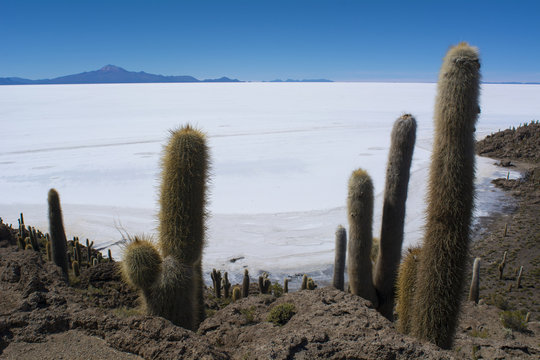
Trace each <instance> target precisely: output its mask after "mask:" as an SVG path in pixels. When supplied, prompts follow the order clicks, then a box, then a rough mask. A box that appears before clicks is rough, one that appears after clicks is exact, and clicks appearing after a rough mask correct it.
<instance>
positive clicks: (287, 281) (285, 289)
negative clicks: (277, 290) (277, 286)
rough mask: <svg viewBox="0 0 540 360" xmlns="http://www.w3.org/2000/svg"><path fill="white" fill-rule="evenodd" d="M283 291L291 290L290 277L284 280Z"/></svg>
mask: <svg viewBox="0 0 540 360" xmlns="http://www.w3.org/2000/svg"><path fill="white" fill-rule="evenodd" d="M283 292H284V293H285V294H287V293H288V292H289V279H287V278H285V280H283Z"/></svg>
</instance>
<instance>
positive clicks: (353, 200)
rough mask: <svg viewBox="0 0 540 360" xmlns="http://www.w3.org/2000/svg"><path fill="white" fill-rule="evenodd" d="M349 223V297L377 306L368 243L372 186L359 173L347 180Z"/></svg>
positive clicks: (369, 243)
mask: <svg viewBox="0 0 540 360" xmlns="http://www.w3.org/2000/svg"><path fill="white" fill-rule="evenodd" d="M347 213H348V219H349V243H348V261H347V263H348V267H347V272H348V274H349V286H350V289H351V293H353V294H355V295H358V296H361V297H363V298H364V299H366V300H369V301H371V302H372V303H373V305H374V306H375V307H376V306H377V294H376V293H375V288H374V287H373V280H372V264H371V259H370V255H371V243H372V241H373V235H372V229H371V226H372V220H373V183H372V181H371V178H370V177H369V175H368V173H367V172H366V171H364V170H362V169H358V170H356V171H354V172H353V173H352V175H351V177H350V179H349V194H348V197H347Z"/></svg>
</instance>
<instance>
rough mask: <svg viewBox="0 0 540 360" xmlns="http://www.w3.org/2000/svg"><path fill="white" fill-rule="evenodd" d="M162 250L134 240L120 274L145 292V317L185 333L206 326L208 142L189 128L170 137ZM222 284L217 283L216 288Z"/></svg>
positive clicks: (165, 163) (165, 162)
mask: <svg viewBox="0 0 540 360" xmlns="http://www.w3.org/2000/svg"><path fill="white" fill-rule="evenodd" d="M162 168H163V170H162V183H161V194H160V212H159V241H158V247H159V251H158V249H157V248H156V247H155V246H154V244H153V243H152V242H151V241H148V240H147V239H142V238H137V237H136V238H135V239H134V240H133V241H131V242H130V243H129V244H128V245H127V247H126V249H125V251H124V261H123V262H122V274H123V276H124V278H125V279H126V280H127V281H128V282H129V283H131V284H132V285H134V286H135V287H137V288H139V289H140V290H141V292H142V295H143V298H144V302H145V305H146V311H147V312H148V313H149V314H152V315H159V316H162V317H164V318H166V319H169V320H170V321H172V322H173V323H174V324H176V325H179V326H182V327H184V328H186V329H196V328H197V327H198V325H199V323H200V322H201V321H202V316H203V314H204V309H201V307H202V305H203V297H202V287H203V285H202V281H203V280H202V271H201V264H202V250H203V247H204V234H205V225H204V223H205V218H206V210H205V209H206V187H207V178H208V169H209V160H208V148H207V145H206V137H205V135H204V134H203V133H201V132H200V131H198V130H196V129H194V128H192V127H191V126H189V125H188V126H185V127H183V128H181V129H179V130H177V131H174V132H172V134H171V138H170V141H169V143H168V145H167V146H166V148H165V152H164V157H163V163H162ZM218 283H219V282H217V281H216V282H215V284H214V286H215V287H217V286H221V284H219V285H218Z"/></svg>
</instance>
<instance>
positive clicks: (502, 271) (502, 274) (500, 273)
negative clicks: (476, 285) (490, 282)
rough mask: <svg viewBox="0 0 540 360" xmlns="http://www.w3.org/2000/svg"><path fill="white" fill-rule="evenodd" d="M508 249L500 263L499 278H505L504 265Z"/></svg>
mask: <svg viewBox="0 0 540 360" xmlns="http://www.w3.org/2000/svg"><path fill="white" fill-rule="evenodd" d="M507 254H508V251H505V252H504V254H503V258H502V261H501V263H500V264H499V280H502V279H503V276H504V267H505V266H506V255H507Z"/></svg>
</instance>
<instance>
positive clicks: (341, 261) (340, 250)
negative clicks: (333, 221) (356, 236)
mask: <svg viewBox="0 0 540 360" xmlns="http://www.w3.org/2000/svg"><path fill="white" fill-rule="evenodd" d="M335 252H336V254H335V259H334V278H333V280H332V285H333V286H334V287H335V288H336V289H338V290H341V291H343V287H344V284H345V279H344V278H345V255H346V252H347V232H346V231H345V228H344V227H343V226H341V225H339V226H338V228H337V230H336V250H335Z"/></svg>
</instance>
